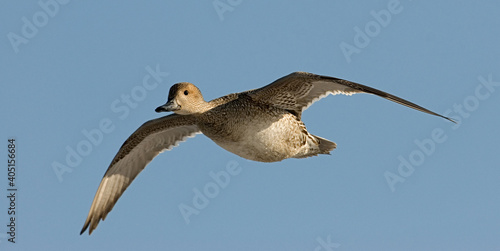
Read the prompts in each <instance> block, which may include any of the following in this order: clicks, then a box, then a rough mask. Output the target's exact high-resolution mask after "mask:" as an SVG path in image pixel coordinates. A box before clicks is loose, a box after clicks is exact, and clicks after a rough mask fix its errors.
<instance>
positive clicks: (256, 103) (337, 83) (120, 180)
mask: <svg viewBox="0 0 500 251" xmlns="http://www.w3.org/2000/svg"><path fill="white" fill-rule="evenodd" d="M355 93H369V94H374V95H377V96H380V97H383V98H385V99H388V100H391V101H394V102H396V103H399V104H402V105H405V106H408V107H410V108H413V109H416V110H419V111H421V112H425V113H428V114H432V115H435V116H439V117H442V118H445V119H447V120H449V121H452V122H454V121H453V120H451V119H450V118H447V117H444V116H442V115H439V114H437V113H434V112H432V111H429V110H427V109H425V108H423V107H421V106H418V105H416V104H414V103H412V102H409V101H407V100H404V99H401V98H399V97H396V96H394V95H391V94H388V93H386V92H383V91H379V90H377V89H374V88H371V87H368V86H364V85H361V84H357V83H354V82H350V81H346V80H342V79H338V78H333V77H327V76H320V75H315V74H311V73H305V72H295V73H292V74H290V75H287V76H285V77H283V78H280V79H278V80H276V81H274V82H273V83H271V84H269V85H267V86H264V87H262V88H259V89H254V90H250V91H246V92H241V93H234V94H229V95H227V96H223V97H220V98H217V99H214V100H212V101H209V102H206V101H205V100H204V99H203V96H202V94H201V92H200V90H199V89H198V88H197V87H196V86H194V85H193V84H190V83H178V84H175V85H173V86H172V87H171V88H170V91H169V94H168V101H167V103H166V104H165V105H163V106H160V107H158V108H157V109H156V111H157V112H162V111H172V112H174V113H176V114H171V115H168V116H165V117H161V118H158V119H153V120H151V121H148V122H146V123H144V124H143V125H142V126H141V127H139V129H137V130H136V131H135V132H134V133H133V134H132V135H131V136H130V137H129V138H128V139H127V140H126V141H125V143H124V144H123V145H122V147H121V148H120V150H119V151H118V153H117V154H116V156H115V157H114V159H113V160H112V161H111V164H110V166H109V168H108V170H107V171H106V173H105V174H104V177H103V178H102V181H101V184H100V185H99V188H98V190H97V193H96V195H95V197H94V201H93V202H92V206H91V207H90V211H89V214H88V216H87V220H86V221H85V224H84V226H83V228H82V231H81V233H80V234H82V233H83V232H85V230H86V229H87V228H89V234H91V233H92V231H93V230H94V229H95V228H96V227H97V225H98V224H99V221H100V220H101V219H102V220H104V219H105V218H106V215H107V214H108V213H109V212H110V211H111V209H112V208H113V206H114V205H115V203H116V201H117V200H118V199H119V198H120V196H121V195H122V194H123V192H124V191H125V189H126V188H127V187H128V186H129V185H130V183H131V182H132V180H134V178H135V177H136V176H137V175H138V174H139V172H141V171H142V170H143V169H144V167H146V165H147V164H148V163H149V162H150V161H151V160H152V159H153V158H154V157H155V156H156V155H158V154H159V153H161V152H163V151H165V150H170V149H171V148H172V147H174V146H177V144H178V143H179V142H182V141H184V140H186V139H187V138H188V137H193V136H194V135H195V134H197V133H203V134H205V135H206V136H207V137H209V138H210V139H212V140H213V141H214V142H215V143H216V144H218V145H219V146H221V147H222V148H224V149H226V150H228V151H230V152H232V153H234V154H236V155H239V156H241V157H243V158H246V159H250V160H255V161H261V162H275V161H281V160H283V159H287V158H305V157H311V156H316V155H318V154H329V153H330V151H332V150H333V149H335V148H336V144H335V143H334V142H331V141H329V140H326V139H323V138H321V137H318V136H315V135H312V134H310V133H309V132H308V131H307V129H306V127H305V125H304V123H303V122H302V121H301V115H302V112H303V111H304V110H306V109H307V108H308V107H309V106H310V105H311V104H313V103H314V102H315V101H317V100H319V99H321V98H323V97H326V96H328V95H329V94H333V95H336V94H345V95H352V94H355Z"/></svg>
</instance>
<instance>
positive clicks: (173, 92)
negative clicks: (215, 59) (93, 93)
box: [155, 82, 207, 115]
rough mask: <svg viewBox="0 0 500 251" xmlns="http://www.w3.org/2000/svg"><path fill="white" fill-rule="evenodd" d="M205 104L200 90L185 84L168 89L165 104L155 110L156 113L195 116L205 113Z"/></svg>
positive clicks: (178, 84)
mask: <svg viewBox="0 0 500 251" xmlns="http://www.w3.org/2000/svg"><path fill="white" fill-rule="evenodd" d="M206 104H207V102H205V100H204V99H203V96H202V95H201V92H200V89H198V87H196V86H195V85H193V84H191V83H187V82H183V83H177V84H175V85H173V86H172V87H170V91H169V93H168V100H167V103H166V104H164V105H162V106H159V107H158V108H156V109H155V111H156V112H175V113H177V114H180V115H188V114H196V113H202V112H204V111H205V109H204V108H205V106H206Z"/></svg>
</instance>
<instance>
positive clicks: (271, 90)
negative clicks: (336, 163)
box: [248, 72, 456, 123]
mask: <svg viewBox="0 0 500 251" xmlns="http://www.w3.org/2000/svg"><path fill="white" fill-rule="evenodd" d="M355 93H370V94H375V95H377V96H379V97H382V98H385V99H388V100H391V101H394V102H396V103H399V104H402V105H405V106H408V107H410V108H413V109H415V110H419V111H421V112H425V113H428V114H432V115H435V116H438V117H442V118H445V119H447V120H449V121H451V122H454V123H456V122H455V121H453V120H452V119H450V118H448V117H445V116H442V115H440V114H437V113H435V112H432V111H430V110H427V109H425V108H423V107H421V106H419V105H417V104H414V103H412V102H410V101H408V100H404V99H402V98H399V97H396V96H394V95H391V94H389V93H387V92H383V91H380V90H377V89H375V88H371V87H369V86H366V85H362V84H358V83H354V82H350V81H347V80H343V79H339V78H334V77H328V76H320V75H316V74H312V73H307V72H294V73H292V74H289V75H287V76H284V77H282V78H280V79H278V80H276V81H274V82H273V83H271V84H269V85H266V86H264V87H262V88H259V89H255V90H251V91H248V94H249V95H250V96H251V97H252V98H253V99H254V100H255V101H258V102H262V103H266V104H270V105H273V106H276V107H279V108H282V109H286V110H291V111H294V112H295V113H297V114H298V115H299V117H300V114H301V113H302V112H303V111H304V110H305V109H307V108H308V107H309V106H310V105H312V104H313V103H314V102H316V101H318V100H320V99H322V98H324V97H326V96H328V95H329V94H332V95H337V94H344V95H352V94H355Z"/></svg>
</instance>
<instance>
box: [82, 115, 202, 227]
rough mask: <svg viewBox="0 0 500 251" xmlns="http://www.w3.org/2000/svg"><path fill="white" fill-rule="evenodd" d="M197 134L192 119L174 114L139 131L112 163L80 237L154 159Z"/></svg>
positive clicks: (103, 216)
mask: <svg viewBox="0 0 500 251" xmlns="http://www.w3.org/2000/svg"><path fill="white" fill-rule="evenodd" d="M196 133H200V129H198V127H197V126H196V125H195V123H194V119H193V117H191V116H182V115H177V114H172V115H168V116H165V117H161V118H158V119H153V120H150V121H148V122H146V123H144V124H143V125H142V126H141V127H139V129H137V130H136V131H135V132H134V133H133V134H132V135H130V137H129V138H128V139H127V140H126V141H125V143H123V145H122V147H121V148H120V150H119V151H118V153H117V154H116V156H115V158H114V159H113V161H111V164H110V165H109V168H108V170H107V171H106V173H105V174H104V177H103V178H102V181H101V184H100V185H99V188H98V189H97V192H96V195H95V197H94V201H93V202H92V206H91V207H90V211H89V214H88V216H87V220H86V221H85V224H84V226H83V228H82V231H81V232H80V234H83V232H85V230H87V228H88V227H89V226H90V229H89V235H90V234H91V233H92V231H93V230H94V229H95V228H96V227H97V225H98V224H99V221H100V220H101V219H102V220H104V219H105V218H106V215H107V214H108V213H109V212H110V211H111V209H113V206H114V205H115V203H116V201H117V200H118V199H119V198H120V196H121V195H122V194H123V192H124V191H125V189H127V187H128V186H129V185H130V183H132V181H133V180H134V178H135V177H137V175H138V174H139V173H140V172H141V171H142V170H143V169H144V167H146V165H147V164H148V163H149V162H150V161H151V160H152V159H153V158H154V157H156V155H158V154H160V153H161V152H163V151H165V150H170V149H172V148H173V147H174V146H177V144H179V142H182V141H185V140H186V139H187V138H188V137H193V136H194V135H195V134H196Z"/></svg>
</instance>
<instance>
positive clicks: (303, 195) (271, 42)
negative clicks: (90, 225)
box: [0, 0, 500, 250]
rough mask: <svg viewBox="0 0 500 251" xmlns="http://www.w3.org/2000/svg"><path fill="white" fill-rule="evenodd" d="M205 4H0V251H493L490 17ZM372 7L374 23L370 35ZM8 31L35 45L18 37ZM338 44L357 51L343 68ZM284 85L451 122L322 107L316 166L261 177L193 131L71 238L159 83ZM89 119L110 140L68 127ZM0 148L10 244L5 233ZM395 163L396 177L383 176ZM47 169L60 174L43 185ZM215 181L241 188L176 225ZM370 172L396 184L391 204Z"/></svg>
mask: <svg viewBox="0 0 500 251" xmlns="http://www.w3.org/2000/svg"><path fill="white" fill-rule="evenodd" d="M40 2H41V3H54V2H51V1H48V0H41V1H40ZM216 3H218V4H219V6H223V4H225V5H226V8H227V11H226V12H224V13H222V14H220V15H219V13H218V12H217V10H216V8H215V7H214V4H213V2H212V1H176V2H174V1H170V2H166V1H148V2H145V3H144V2H140V3H124V2H118V1H110V2H102V1H93V2H85V3H83V2H76V1H70V2H68V3H66V2H64V1H62V0H61V1H60V3H58V5H57V6H58V7H57V8H56V7H55V5H53V4H52V5H49V7H48V10H49V11H48V12H47V11H46V10H44V7H42V6H41V5H40V4H39V2H38V1H22V2H18V1H3V3H2V6H3V7H2V8H0V17H1V22H0V23H1V25H0V34H2V35H3V39H1V40H0V55H1V57H0V82H1V83H2V91H1V92H0V100H1V106H0V109H1V115H2V123H0V133H1V137H0V139H1V141H0V142H3V143H1V144H0V152H3V154H2V156H3V157H2V159H3V161H1V162H2V163H3V164H1V165H2V167H1V168H0V170H1V171H0V191H1V192H0V195H1V197H0V223H1V225H0V241H1V242H0V249H1V250H38V249H46V250H110V249H113V250H117V249H127V250H134V249H141V250H498V249H500V238H499V236H500V214H499V212H500V164H499V163H500V154H499V147H498V146H499V140H500V130H499V128H500V117H499V111H498V109H499V107H500V73H499V67H500V47H499V46H498V45H499V44H500V34H499V32H498V27H500V16H499V15H498V11H499V10H500V4H499V3H498V1H480V2H473V1H459V2H457V1H439V2H421V1H409V0H401V1H399V2H397V1H396V2H395V1H388V0H382V1H362V2H360V1H358V2H354V1H309V2H306V1H289V0H287V1H284V0H283V1H246V0H242V1H236V0H233V1H226V0H220V2H216ZM220 3H222V4H220ZM231 4H232V5H231ZM372 11H374V12H375V13H379V14H381V13H391V18H390V20H388V19H385V21H382V23H380V21H377V18H375V17H374V16H373V15H372V14H371V12H372ZM391 11H392V12H391ZM49 12H50V13H49ZM23 17H25V18H26V20H28V22H30V23H32V24H33V25H34V26H35V27H37V32H36V33H35V32H34V31H33V30H31V31H30V30H29V27H28V28H24V33H26V34H24V35H23V27H24V26H26V24H25V21H24V19H23ZM384 17H387V16H384ZM33 18H35V21H33ZM36 25H38V26H36ZM356 27H358V28H359V30H362V31H363V33H365V34H366V31H365V29H366V28H368V29H369V30H368V33H370V34H371V35H370V36H369V35H366V36H367V38H369V41H362V39H361V38H359V36H361V35H359V34H358V35H356V34H357V33H356V30H357V29H358V28H356ZM30 32H31V33H30ZM9 34H10V35H9ZM12 34H15V35H12ZM25 35H28V36H29V37H26V36H25ZM13 36H18V37H17V40H15V41H18V42H15V43H14V44H13V43H12V42H11V39H12V37H13ZM9 37H10V38H11V39H9ZM20 37H24V39H26V40H19V39H20ZM356 38H358V41H357V44H356V41H355V39H356ZM19 41H23V42H26V43H20V42H19ZM341 44H343V45H344V46H345V45H346V44H349V45H350V46H353V47H356V48H357V52H356V53H353V54H351V55H350V56H347V57H346V55H345V54H344V53H343V52H342V50H341ZM16 49H17V52H16ZM351 49H352V48H351ZM148 67H150V68H152V69H156V68H157V67H158V69H159V71H161V72H164V73H162V74H164V75H165V74H166V73H168V76H161V77H160V78H158V79H155V78H150V81H151V82H148V83H149V84H150V85H151V86H154V87H151V88H149V89H150V90H148V89H145V88H144V86H143V79H144V78H145V76H147V75H148V74H150V73H149V72H148V70H147V68H148ZM294 71H308V72H313V73H317V74H323V75H329V76H335V77H339V78H344V79H347V80H352V81H356V82H359V83H363V84H365V85H369V86H372V87H374V88H378V89H380V90H384V91H387V92H389V93H392V94H395V95H398V96H400V97H402V98H405V99H408V100H410V101H413V102H415V103H417V104H420V105H422V106H424V107H426V108H429V109H431V110H433V111H436V112H439V113H445V112H446V111H447V110H448V111H450V112H449V115H450V116H453V117H455V119H457V120H459V121H460V123H459V124H458V125H454V124H452V123H450V122H448V121H446V120H443V119H440V118H437V117H433V116H429V115H426V114H423V113H420V112H417V111H414V110H411V109H408V108H406V107H404V106H401V105H398V104H396V103H392V102H388V101H386V100H384V99H381V98H378V97H375V96H370V95H355V96H352V97H345V96H335V97H332V96H330V97H328V98H327V99H323V100H321V101H320V102H317V103H315V104H314V105H313V106H312V107H310V108H309V109H308V110H307V111H306V112H305V114H304V115H303V120H304V121H305V123H306V126H307V128H308V130H309V131H310V132H311V133H313V134H315V135H319V136H321V137H324V138H327V139H330V140H332V141H334V142H336V143H337V144H338V148H337V149H336V150H335V151H333V153H332V155H331V156H326V155H324V156H319V157H314V158H308V159H300V160H297V159H290V160H285V161H282V162H279V163H271V164H269V163H258V162H252V161H247V160H245V159H242V158H240V157H238V156H236V155H233V154H231V153H229V152H226V151H225V150H223V149H221V148H220V147H218V146H217V145H215V144H214V143H213V142H212V141H210V140H209V139H208V138H206V137H205V136H203V135H198V136H196V137H195V138H192V139H189V140H188V141H187V142H184V143H182V144H181V145H180V146H179V147H177V148H174V149H173V150H172V151H169V152H165V153H163V154H161V155H160V156H158V157H157V158H156V159H154V160H153V161H152V162H151V163H150V165H149V166H148V167H147V168H146V169H145V171H143V172H142V173H141V174H140V175H139V176H138V178H137V179H136V180H135V181H134V182H133V183H132V185H131V186H130V187H129V189H128V190H127V191H126V192H125V194H124V195H123V197H122V198H121V199H120V200H119V201H118V203H117V204H116V206H115V207H114V209H113V211H111V213H110V214H109V215H108V217H107V219H106V220H105V221H104V222H101V223H100V225H99V227H98V228H97V229H96V231H95V232H94V233H93V234H92V235H91V236H90V237H89V236H88V235H87V234H85V235H83V236H80V235H79V232H80V230H81V227H82V225H83V223H84V220H85V218H86V216H87V213H88V210H89V208H90V204H91V202H92V199H93V197H94V194H95V192H96V190H97V187H98V185H99V182H100V181H101V178H102V176H103V174H104V172H105V171H106V169H107V167H108V165H109V163H110V162H111V160H112V158H113V156H114V155H115V154H116V152H117V151H118V149H119V147H120V146H121V145H122V143H123V142H124V140H125V139H126V138H127V137H128V136H129V135H130V134H131V133H132V132H133V131H134V130H135V129H137V128H138V127H139V126H140V125H141V124H142V123H144V122H146V121H148V120H150V119H154V118H158V117H159V116H163V115H165V114H157V113H155V112H154V109H155V108H156V107H157V106H158V105H161V104H163V103H164V102H165V100H166V95H167V92H168V90H169V88H170V86H171V85H172V84H174V83H176V82H181V81H189V82H192V83H195V84H196V85H197V86H199V88H200V89H201V90H202V93H203V94H204V97H205V99H207V100H210V99H213V98H217V97H219V96H222V95H225V94H228V93H232V92H239V91H244V90H248V89H253V88H257V87H261V86H263V85H266V84H268V83H270V82H272V81H274V80H275V79H277V78H280V77H282V76H284V75H286V74H289V73H291V72H294ZM146 78H148V77H146ZM480 79H481V80H480ZM157 80H160V81H161V82H159V83H158V84H157V85H155V84H154V83H156V81H157ZM488 83H489V84H488ZM123 95H125V96H126V95H128V96H130V97H131V98H130V101H129V103H126V102H125V101H123V100H122V96H123ZM113 104H114V105H113ZM113 107H114V108H113ZM102 120H105V121H108V122H109V121H110V123H111V126H110V128H112V129H109V130H108V133H105V132H102V130H101V132H102V133H103V138H102V140H100V141H98V142H96V144H92V145H91V149H88V148H85V144H87V145H86V146H88V145H89V144H90V143H89V141H88V140H87V138H86V136H85V135H84V133H82V131H84V130H86V131H87V132H90V131H92V130H94V132H95V130H97V129H96V128H99V124H100V123H101V121H102ZM10 137H14V138H15V139H16V143H17V147H16V150H17V162H16V163H17V174H16V178H17V180H16V185H17V188H18V191H17V195H16V196H17V200H16V203H17V204H16V207H17V209H16V216H17V222H16V223H17V225H16V226H17V229H16V230H17V235H16V243H15V244H12V243H10V242H8V241H7V235H6V234H5V233H6V232H7V227H6V224H8V220H9V216H8V215H7V211H8V206H9V205H8V202H7V198H6V192H7V191H6V189H7V188H8V184H7V170H6V169H7V164H6V163H7V156H6V155H7V154H6V153H7V139H9V138H10ZM416 141H417V142H420V143H421V144H424V146H425V147H427V151H424V150H422V149H421V148H420V147H419V146H418V144H417V143H415V142H416ZM85 142H87V143H85ZM422 142H424V143H422ZM432 145H434V147H433V148H432V147H431V146H432ZM78 146H80V148H81V149H80V151H84V150H85V151H86V152H84V153H85V154H86V156H82V159H81V161H80V163H77V164H75V163H71V164H73V167H71V166H70V165H69V164H68V162H67V161H66V158H67V155H68V149H77V147H78ZM82 147H83V148H82ZM401 159H404V160H405V161H408V163H409V164H408V165H411V166H412V167H411V168H409V169H408V168H404V167H401V168H400V169H401V170H399V171H398V167H399V166H402V165H403V164H401V163H402V160H401ZM55 163H60V164H61V165H65V166H67V169H65V170H66V171H71V172H64V173H62V174H60V175H59V177H58V175H56V172H55V171H54V169H53V166H54V165H57V164H55ZM227 165H238V167H240V168H241V172H240V173H239V174H237V175H235V176H231V180H230V182H229V184H228V185H227V186H226V187H225V188H220V189H219V192H218V193H217V194H216V196H213V197H214V198H210V199H209V204H208V206H206V207H205V208H203V209H201V210H199V214H198V215H191V216H190V217H189V221H190V222H189V224H187V223H186V221H185V219H184V218H183V216H182V214H181V213H180V211H179V205H181V204H183V203H184V204H185V205H188V206H192V207H193V202H192V200H193V197H194V196H195V193H194V192H193V189H195V190H196V189H198V190H200V191H203V189H204V187H205V186H207V185H208V186H211V185H210V184H212V185H213V179H212V177H211V176H210V172H215V173H217V172H221V171H223V170H225V169H226V166H227ZM412 168H413V169H412ZM411 170H413V172H411ZM387 175H392V177H393V178H394V177H399V178H396V179H395V180H396V181H403V180H404V182H397V183H394V184H393V186H392V188H393V189H391V186H390V185H389V183H388V182H387V180H386V176H387ZM328 242H330V246H325V243H328ZM333 243H335V244H333Z"/></svg>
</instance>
